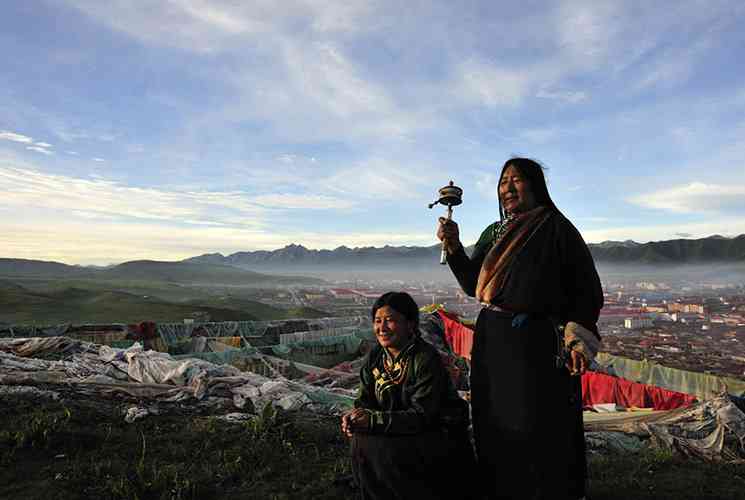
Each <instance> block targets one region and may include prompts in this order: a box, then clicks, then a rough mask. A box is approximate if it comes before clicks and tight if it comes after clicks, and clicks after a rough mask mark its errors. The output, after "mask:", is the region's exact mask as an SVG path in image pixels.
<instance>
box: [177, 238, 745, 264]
mask: <svg viewBox="0 0 745 500" xmlns="http://www.w3.org/2000/svg"><path fill="white" fill-rule="evenodd" d="M588 246H589V247H590V252H591V253H592V255H593V257H594V258H595V260H596V261H598V262H611V263H626V264H652V263H670V264H683V263H707V262H745V235H741V236H738V237H736V238H723V237H721V236H718V235H717V236H712V237H709V238H702V239H697V240H687V239H678V240H669V241H658V242H651V243H637V242H635V241H631V240H626V241H604V242H602V243H596V244H590V245H588ZM472 248H473V247H468V248H466V251H468V252H470V251H471V250H472ZM439 255H440V245H433V246H429V247H413V246H408V247H392V246H384V247H359V248H349V247H346V246H341V247H338V248H336V249H334V250H310V249H308V248H305V247H304V246H302V245H296V244H291V245H288V246H286V247H284V248H280V249H278V250H273V251H267V250H259V251H255V252H237V253H234V254H230V255H227V256H224V255H222V254H219V253H211V254H205V255H200V256H197V257H192V258H190V259H186V260H185V261H184V262H190V263H202V264H213V265H214V264H218V265H220V264H221V265H229V266H237V267H241V268H245V269H253V270H274V271H282V272H287V270H288V269H290V270H291V269H295V270H297V269H304V270H309V269H313V268H322V267H333V268H335V269H343V268H347V269H352V268H382V267H385V268H405V269H409V270H416V269H419V268H431V267H432V265H433V262H435V261H436V260H437V259H438V258H439Z"/></svg>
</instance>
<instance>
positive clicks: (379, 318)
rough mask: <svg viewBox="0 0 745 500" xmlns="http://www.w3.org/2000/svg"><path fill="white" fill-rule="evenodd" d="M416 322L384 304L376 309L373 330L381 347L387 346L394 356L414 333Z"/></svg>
mask: <svg viewBox="0 0 745 500" xmlns="http://www.w3.org/2000/svg"><path fill="white" fill-rule="evenodd" d="M414 326H415V323H414V322H413V321H410V320H408V319H406V316H404V315H403V314H401V313H400V312H398V311H396V310H395V309H393V308H392V307H391V306H383V307H381V308H380V309H378V310H377V311H375V317H374V318H373V331H374V332H375V338H377V339H378V343H379V344H380V345H381V347H385V348H386V349H388V350H389V351H390V353H391V354H393V355H394V356H395V355H396V354H398V353H399V352H400V351H401V348H403V347H404V346H405V345H406V344H407V343H408V342H409V340H411V337H412V335H413V334H414Z"/></svg>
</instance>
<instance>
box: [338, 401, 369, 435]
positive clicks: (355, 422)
mask: <svg viewBox="0 0 745 500" xmlns="http://www.w3.org/2000/svg"><path fill="white" fill-rule="evenodd" d="M369 428H370V415H369V414H368V413H367V411H365V410H364V409H362V408H355V409H354V410H352V411H350V412H349V413H345V414H344V416H343V417H342V419H341V429H342V432H344V434H345V435H346V436H347V437H352V434H354V433H355V432H359V431H364V430H367V429H369Z"/></svg>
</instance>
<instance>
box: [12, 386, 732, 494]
mask: <svg viewBox="0 0 745 500" xmlns="http://www.w3.org/2000/svg"><path fill="white" fill-rule="evenodd" d="M117 405H118V403H112V402H105V401H98V402H96V404H95V405H93V404H92V403H90V402H85V401H78V402H73V401H67V402H65V403H64V404H63V403H48V404H47V405H45V406H44V407H43V408H41V407H40V406H39V403H38V402H37V401H24V400H18V401H14V402H13V404H10V405H0V498H14V499H18V500H23V499H30V498H47V497H48V498H61V499H77V498H134V497H135V496H137V497H139V498H183V499H190V498H286V499H294V498H297V499H301V498H302V499H305V498H321V499H324V498H325V499H345V498H356V492H355V491H354V490H353V489H351V488H350V487H349V486H348V485H346V484H345V483H343V482H339V481H335V480H336V479H339V478H340V477H344V476H347V475H348V474H349V472H350V470H349V462H348V446H347V443H346V441H345V440H344V439H343V438H342V437H341V436H340V434H339V432H338V419H337V418H332V417H321V416H317V415H310V414H305V413H295V414H280V415H278V416H276V417H271V416H264V417H263V418H257V419H255V420H254V421H253V422H252V423H248V424H245V423H241V424H228V423H225V422H222V421H219V420H216V419H214V418H213V417H199V416H180V417H176V416H160V417H155V416H150V417H147V418H146V419H144V420H142V421H140V422H136V423H134V424H126V423H124V421H123V419H122V412H123V410H124V409H125V408H126V406H127V405H123V406H117ZM589 469H590V483H591V486H590V491H589V497H590V498H592V499H593V500H603V499H605V500H626V499H629V498H634V499H642V500H644V499H650V500H651V499H681V500H694V499H695V500H704V499H727V498H733V499H734V498H743V495H742V492H743V491H745V471H744V470H743V468H742V466H738V465H731V464H711V463H701V462H697V461H692V460H685V459H680V458H675V457H672V456H670V455H669V454H665V453H660V452H645V453H642V454H640V455H626V456H609V457H602V456H601V457H591V459H590V467H589Z"/></svg>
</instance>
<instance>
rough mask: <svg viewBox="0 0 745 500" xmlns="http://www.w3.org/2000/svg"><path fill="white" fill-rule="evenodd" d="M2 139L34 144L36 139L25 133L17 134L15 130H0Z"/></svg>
mask: <svg viewBox="0 0 745 500" xmlns="http://www.w3.org/2000/svg"><path fill="white" fill-rule="evenodd" d="M0 139H2V140H5V141H12V142H20V143H21V144H33V142H34V140H33V139H32V138H31V137H29V136H27V135H23V134H16V133H15V132H8V131H7V130H4V131H0Z"/></svg>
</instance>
